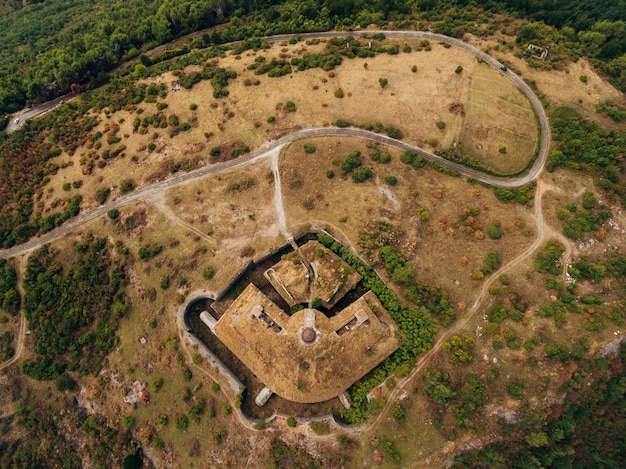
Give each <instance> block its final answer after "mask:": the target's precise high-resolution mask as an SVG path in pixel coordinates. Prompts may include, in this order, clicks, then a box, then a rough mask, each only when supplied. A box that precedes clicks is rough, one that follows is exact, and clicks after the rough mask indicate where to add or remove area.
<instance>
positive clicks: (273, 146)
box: [0, 31, 550, 259]
mask: <svg viewBox="0 0 626 469" xmlns="http://www.w3.org/2000/svg"><path fill="white" fill-rule="evenodd" d="M377 33H382V34H384V35H385V36H386V37H391V38H406V39H427V40H430V41H439V42H442V43H447V44H450V45H453V46H455V47H460V48H462V49H464V50H466V51H468V52H470V53H472V54H474V55H475V56H476V57H478V58H479V59H481V60H483V61H484V62H487V63H489V64H491V65H492V66H493V67H495V68H497V69H498V70H499V71H500V72H501V73H503V74H504V75H505V76H506V77H507V78H508V79H509V80H511V81H512V82H513V83H514V84H515V85H516V86H517V87H518V88H519V89H520V91H521V92H522V93H523V94H524V95H525V96H526V97H527V98H528V100H529V101H530V103H531V105H532V107H533V109H534V111H535V114H536V115H537V118H538V120H539V125H540V140H539V149H538V155H537V158H536V159H535V161H534V163H533V166H532V167H531V168H530V169H529V170H528V172H526V173H525V174H523V175H521V176H519V177H513V178H499V177H495V176H490V175H487V174H485V173H482V172H480V171H477V170H474V169H471V168H468V167H466V166H464V165H461V164H458V163H455V162H452V161H449V160H446V159H445V158H442V157H440V156H437V155H435V154H434V153H431V152H429V151H426V150H424V149H423V148H420V147H416V146H413V145H410V144H408V143H405V142H403V141H401V140H396V139H393V138H391V137H388V136H386V135H381V134H377V133H374V132H368V131H366V130H362V129H357V128H312V129H305V130H301V131H297V132H294V133H292V134H289V135H286V136H284V137H282V138H281V139H279V140H275V141H271V142H269V143H268V144H267V145H265V146H263V147H261V148H259V149H258V150H256V151H254V152H252V153H250V154H248V155H246V156H243V157H240V158H238V159H236V160H232V161H227V162H224V163H218V164H214V165H211V166H205V167H203V168H200V169H197V170H195V171H190V172H188V173H185V174H182V175H177V176H175V177H172V178H169V179H167V180H165V181H161V182H159V183H157V184H154V185H152V186H149V187H146V188H144V189H141V190H138V191H136V192H134V193H133V194H130V195H128V196H126V197H121V198H119V199H117V200H115V201H113V202H110V203H108V204H106V205H103V206H101V207H98V208H97V209H95V210H93V211H91V212H89V213H86V214H83V215H80V216H79V217H77V218H75V219H73V220H72V221H71V222H69V223H65V224H64V225H62V226H61V227H59V228H57V229H55V230H52V231H50V232H49V233H46V234H43V235H41V236H39V237H36V238H33V239H31V240H30V241H28V242H26V243H24V244H21V245H19V246H15V247H13V248H10V249H6V250H2V251H0V258H5V259H6V258H10V257H14V256H18V255H21V254H24V253H28V252H30V251H32V250H34V249H36V248H38V247H39V246H42V245H43V244H45V243H48V242H50V241H52V240H54V239H56V238H59V237H60V236H63V235H65V234H66V233H69V232H70V231H72V230H74V229H76V228H78V227H79V226H81V225H83V224H85V223H87V222H89V221H91V220H93V219H95V218H97V217H100V216H102V215H104V214H105V213H106V212H107V211H109V210H111V209H114V208H120V207H123V206H125V205H128V204H130V203H133V202H135V201H137V200H139V199H143V198H145V197H148V196H151V195H154V194H155V193H157V192H160V191H164V190H167V189H171V188H173V187H177V186H181V185H183V184H187V183H189V182H190V181H193V180H196V179H201V178H204V177H206V176H208V175H211V174H217V173H219V172H222V171H227V170H232V169H234V168H237V167H240V166H244V165H246V164H249V163H251V162H252V161H255V160H257V159H260V158H264V157H268V156H270V155H271V154H272V152H273V151H278V149H279V148H280V147H282V146H284V145H286V144H289V143H292V142H295V141H297V140H301V139H304V138H314V137H327V136H336V137H358V138H363V139H368V140H373V141H376V142H379V143H383V144H386V145H389V146H392V147H395V148H398V149H400V150H411V151H414V152H416V153H417V154H419V155H421V156H422V157H423V158H424V159H426V160H428V161H434V162H437V163H439V164H441V165H443V166H446V167H448V168H451V169H454V170H456V171H458V172H459V173H460V174H462V175H464V176H466V177H468V178H472V179H475V180H477V181H481V182H484V183H486V184H491V185H493V186H497V187H506V188H513V187H519V186H523V185H525V184H528V183H529V182H531V181H534V180H535V179H536V178H537V177H538V176H539V174H540V173H541V171H542V170H543V167H544V165H545V163H546V159H547V157H548V151H549V147H550V125H549V123H548V118H547V116H546V113H545V111H544V109H543V106H542V105H541V102H540V101H539V99H538V98H537V96H535V94H534V93H533V92H532V90H531V89H530V87H529V86H528V85H527V84H526V83H525V82H524V81H523V80H522V79H521V78H519V77H518V76H517V75H515V74H514V73H513V72H511V71H510V70H508V69H506V67H504V65H503V64H502V63H500V62H499V61H497V60H496V59H494V58H493V57H491V56H490V55H488V54H486V53H485V52H483V51H481V50H480V49H477V48H476V47H474V46H472V45H470V44H467V43H466V42H463V41H460V40H458V39H455V38H451V37H448V36H444V35H442V34H435V33H431V32H426V31H369V32H368V34H370V35H372V34H377ZM361 35H362V33H361V32H344V31H327V32H319V33H303V34H281V35H277V36H267V37H264V38H263V39H264V40H266V41H267V42H274V43H276V42H281V41H288V40H289V39H293V38H301V39H322V38H332V37H360V36H361ZM63 99H67V97H66V96H61V97H59V98H57V99H55V100H53V101H50V102H47V103H44V104H41V105H40V106H37V107H35V108H32V109H29V110H24V111H22V112H21V113H20V116H21V117H20V123H23V121H24V119H27V118H28V116H38V115H41V114H43V113H45V112H47V111H49V110H51V109H53V108H54V107H56V106H58V105H59V103H60V102H61V100H63ZM12 124H13V125H14V126H15V125H19V124H15V116H14V118H12V119H11V123H10V124H9V127H11V125H12ZM10 130H14V129H9V128H7V131H10Z"/></svg>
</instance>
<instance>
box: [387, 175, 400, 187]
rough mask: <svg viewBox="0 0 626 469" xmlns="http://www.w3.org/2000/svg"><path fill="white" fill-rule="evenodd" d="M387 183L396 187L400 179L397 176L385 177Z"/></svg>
mask: <svg viewBox="0 0 626 469" xmlns="http://www.w3.org/2000/svg"><path fill="white" fill-rule="evenodd" d="M385 182H386V183H387V184H389V185H390V186H395V185H396V184H398V178H397V177H395V176H385Z"/></svg>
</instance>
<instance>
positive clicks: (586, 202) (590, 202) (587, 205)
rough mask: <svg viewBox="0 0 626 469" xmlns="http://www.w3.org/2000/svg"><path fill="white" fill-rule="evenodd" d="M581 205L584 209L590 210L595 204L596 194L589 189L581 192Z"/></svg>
mask: <svg viewBox="0 0 626 469" xmlns="http://www.w3.org/2000/svg"><path fill="white" fill-rule="evenodd" d="M582 205H583V208H584V209H585V210H592V209H593V208H594V207H595V206H596V196H595V194H594V193H593V192H591V191H585V192H584V193H583V198H582Z"/></svg>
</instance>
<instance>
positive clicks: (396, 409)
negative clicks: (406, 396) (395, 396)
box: [391, 404, 406, 423]
mask: <svg viewBox="0 0 626 469" xmlns="http://www.w3.org/2000/svg"><path fill="white" fill-rule="evenodd" d="M391 415H392V416H393V418H394V420H395V421H396V422H398V423H402V422H404V419H405V418H406V412H405V411H404V407H402V406H401V405H400V404H397V405H395V406H393V409H391Z"/></svg>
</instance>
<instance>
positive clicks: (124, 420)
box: [122, 415, 136, 431]
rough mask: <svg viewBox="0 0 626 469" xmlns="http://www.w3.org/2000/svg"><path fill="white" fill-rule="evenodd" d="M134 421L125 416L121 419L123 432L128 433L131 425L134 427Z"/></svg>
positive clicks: (133, 418)
mask: <svg viewBox="0 0 626 469" xmlns="http://www.w3.org/2000/svg"><path fill="white" fill-rule="evenodd" d="M135 421H136V420H135V417H131V416H130V415H126V416H125V417H122V427H124V430H126V431H129V430H130V429H131V428H133V425H135Z"/></svg>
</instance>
